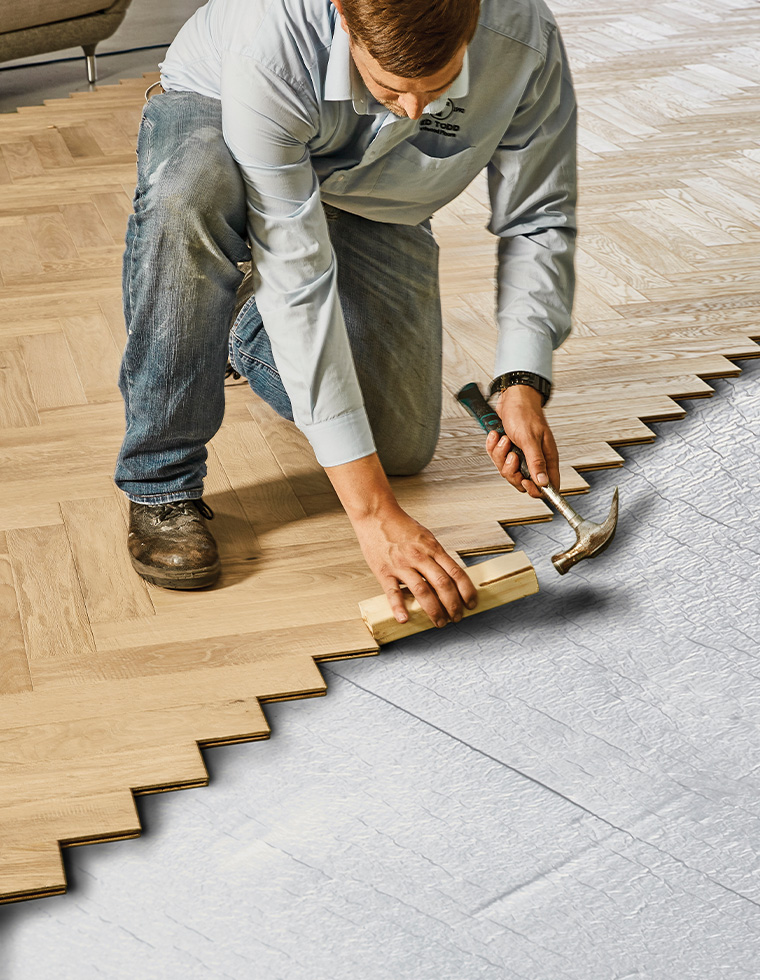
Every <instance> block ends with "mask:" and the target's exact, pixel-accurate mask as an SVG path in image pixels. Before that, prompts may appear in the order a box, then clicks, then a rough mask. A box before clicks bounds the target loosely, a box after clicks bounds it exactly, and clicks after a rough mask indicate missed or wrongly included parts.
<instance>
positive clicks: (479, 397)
mask: <svg viewBox="0 0 760 980" xmlns="http://www.w3.org/2000/svg"><path fill="white" fill-rule="evenodd" d="M457 400H458V401H460V402H461V403H462V404H463V405H464V407H465V408H466V409H467V411H468V412H470V414H471V415H473V416H474V417H475V418H476V419H477V420H478V422H480V424H481V425H482V426H483V428H484V429H485V431H486V432H491V431H494V432H498V433H499V435H500V436H503V435H504V434H505V433H504V427H503V426H502V424H501V419H500V418H499V416H498V415H497V414H496V412H494V411H493V409H492V408H491V407H490V406H489V404H488V402H487V401H486V400H485V398H484V397H483V393H482V392H481V390H480V388H478V386H477V385H476V384H475V383H474V382H470V384H466V385H465V386H464V388H462V389H461V391H459V392H458V393H457ZM512 452H513V453H515V454H516V455H517V458H518V460H519V461H520V472H521V473H522V475H523V476H524V477H525V478H526V479H528V480H531V479H533V478H532V476H531V474H530V469H529V468H528V464H527V462H526V461H525V456H524V455H523V452H522V450H521V449H518V447H517V446H516V445H515V444H514V443H512ZM538 489H539V490H540V491H541V494H542V496H543V497H545V498H546V499H547V500H548V501H549V502H550V503H551V504H552V506H553V507H554V508H555V509H556V510H557V511H558V512H559V513H560V514H562V516H563V517H564V518H565V520H566V521H567V522H568V523H569V524H570V527H572V529H573V530H574V531H575V534H576V541H575V544H574V545H573V546H572V548H568V550H567V551H562V552H560V553H559V554H558V555H553V556H552V564H553V565H554V567H555V568H556V569H557V571H558V572H559V574H560V575H564V574H565V572H566V571H568V569H570V568H572V567H573V565H576V564H577V563H578V562H579V561H583V559H584V558H596V556H597V555H601V553H602V552H603V551H604V550H605V549H606V548H608V547H609V545H610V543H611V541H612V539H613V538H614V537H615V529H616V528H617V520H618V488H617V487H615V492H614V493H613V495H612V506H611V507H610V513H609V517H608V518H607V520H606V521H605V522H604V523H603V524H595V523H594V522H593V521H587V520H585V518H583V517H581V516H580V514H578V513H577V511H575V510H574V509H573V508H572V507H571V506H570V504H569V503H568V502H567V501H566V500H565V498H564V497H563V496H561V494H560V493H559V492H558V491H557V490H555V488H554V487H553V486H552V485H551V484H549V486H546V487H538Z"/></svg>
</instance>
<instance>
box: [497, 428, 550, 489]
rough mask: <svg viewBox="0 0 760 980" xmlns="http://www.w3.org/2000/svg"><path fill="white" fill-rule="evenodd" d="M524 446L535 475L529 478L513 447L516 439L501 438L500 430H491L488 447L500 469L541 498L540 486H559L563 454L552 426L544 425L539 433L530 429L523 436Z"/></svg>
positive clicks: (505, 475) (516, 482)
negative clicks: (523, 473) (529, 431)
mask: <svg viewBox="0 0 760 980" xmlns="http://www.w3.org/2000/svg"><path fill="white" fill-rule="evenodd" d="M522 442H523V446H522V450H523V454H524V455H525V461H526V463H527V464H528V469H529V470H530V474H531V476H532V477H533V479H527V478H526V477H524V476H523V475H522V472H521V470H520V461H519V458H518V456H517V454H516V453H514V452H513V451H512V442H511V441H510V439H509V438H508V437H507V436H502V437H501V438H499V436H498V434H497V433H496V432H489V433H488V438H487V439H486V450H487V452H488V455H489V456H490V457H491V459H492V461H493V463H494V465H495V466H496V469H497V470H498V471H499V472H500V473H501V475H502V476H503V477H504V478H505V480H507V481H508V482H509V483H510V484H511V485H512V486H513V487H514V488H515V489H516V490H519V491H520V493H528V494H530V496H531V497H536V498H540V497H541V496H542V495H541V490H540V489H539V488H540V487H545V486H548V485H549V484H551V485H552V486H554V487H556V488H559V481H560V476H559V455H558V452H557V444H556V442H555V441H554V436H553V435H552V432H551V429H550V428H549V427H548V426H544V427H543V429H542V430H540V431H539V432H537V433H535V434H528V433H526V434H525V436H524V437H522Z"/></svg>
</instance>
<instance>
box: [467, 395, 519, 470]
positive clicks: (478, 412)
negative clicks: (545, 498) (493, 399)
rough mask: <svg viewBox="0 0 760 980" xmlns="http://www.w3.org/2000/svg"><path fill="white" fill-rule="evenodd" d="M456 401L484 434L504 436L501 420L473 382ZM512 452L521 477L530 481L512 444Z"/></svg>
mask: <svg viewBox="0 0 760 980" xmlns="http://www.w3.org/2000/svg"><path fill="white" fill-rule="evenodd" d="M457 400H458V401H460V402H461V403H462V404H463V405H464V407H465V408H466V409H467V411H468V412H469V413H470V415H472V416H473V417H474V418H476V419H477V420H478V422H480V424H481V425H482V426H483V428H484V429H485V431H486V432H498V433H499V435H500V436H503V435H504V426H503V425H502V424H501V419H500V418H499V416H498V415H497V414H496V412H494V411H493V409H492V408H491V407H490V405H489V404H488V402H487V401H486V400H485V398H484V397H483V394H482V392H481V390H480V388H478V386H477V385H476V384H475V382H474V381H471V382H470V383H469V384H466V385H465V386H464V388H462V389H461V390H460V391H459V392H457ZM512 452H513V453H516V454H517V458H518V459H519V461H520V472H521V473H522V475H523V476H524V477H526V478H527V479H528V480H530V479H532V477H531V475H530V470H529V468H528V464H527V463H526V462H525V456H523V452H522V449H518V447H517V446H516V445H515V444H514V443H512Z"/></svg>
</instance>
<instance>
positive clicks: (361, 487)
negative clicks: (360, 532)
mask: <svg viewBox="0 0 760 980" xmlns="http://www.w3.org/2000/svg"><path fill="white" fill-rule="evenodd" d="M325 473H327V476H328V477H329V479H330V482H331V483H332V485H333V487H334V489H335V492H336V493H337V495H338V497H339V499H340V502H341V504H342V505H343V509H344V510H345V512H346V514H347V515H348V518H349V520H350V521H351V523H352V524H356V523H357V522H359V521H362V520H365V519H366V518H373V517H376V518H379V517H381V516H382V515H383V514H384V513H388V512H390V511H393V510H397V509H399V504H398V502H397V500H396V497H395V495H394V493H393V490H392V489H391V485H390V483H389V482H388V477H387V476H386V475H385V471H384V470H383V468H382V466H381V465H380V460H379V458H378V455H377V453H372V454H371V455H369V456H362V457H361V458H360V459H354V460H352V461H351V462H350V463H342V464H341V465H340V466H326V467H325Z"/></svg>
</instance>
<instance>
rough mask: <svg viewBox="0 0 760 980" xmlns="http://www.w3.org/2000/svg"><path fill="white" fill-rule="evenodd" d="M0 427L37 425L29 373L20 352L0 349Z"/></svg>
mask: <svg viewBox="0 0 760 980" xmlns="http://www.w3.org/2000/svg"><path fill="white" fill-rule="evenodd" d="M0 377H1V378H2V381H3V383H2V385H0V427H2V428H9V429H16V428H20V427H26V426H29V425H34V426H36V425H39V424H40V418H39V415H38V413H37V405H36V404H35V400H34V396H33V395H32V389H31V386H30V384H29V375H28V373H27V369H26V363H25V359H24V356H23V354H22V352H21V351H20V350H18V349H16V350H13V349H6V350H2V349H0Z"/></svg>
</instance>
